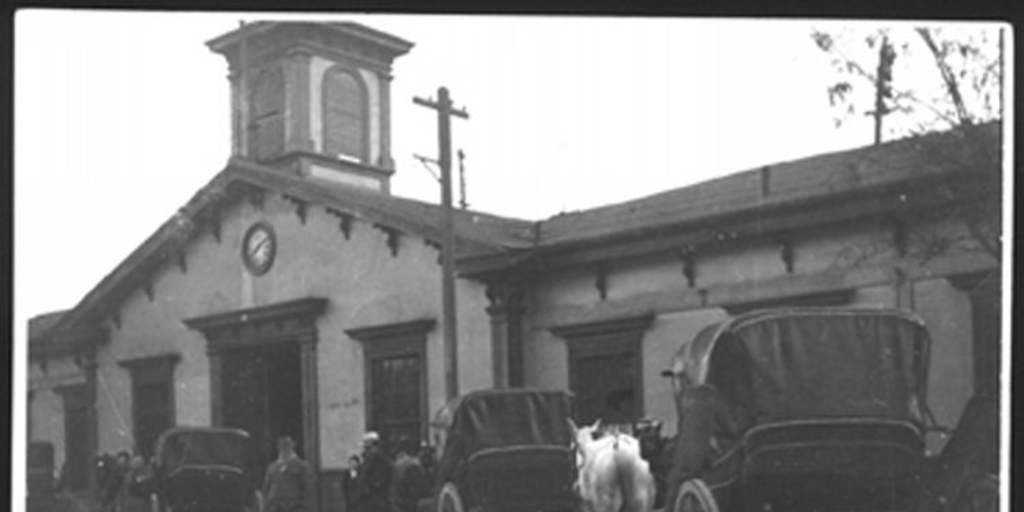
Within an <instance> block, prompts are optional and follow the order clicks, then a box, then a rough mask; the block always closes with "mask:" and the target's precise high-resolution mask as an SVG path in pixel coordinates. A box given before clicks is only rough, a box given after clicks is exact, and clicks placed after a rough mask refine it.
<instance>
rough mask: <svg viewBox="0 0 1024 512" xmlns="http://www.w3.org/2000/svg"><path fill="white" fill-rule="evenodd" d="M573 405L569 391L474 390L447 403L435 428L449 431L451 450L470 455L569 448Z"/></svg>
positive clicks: (437, 416)
mask: <svg viewBox="0 0 1024 512" xmlns="http://www.w3.org/2000/svg"><path fill="white" fill-rule="evenodd" d="M571 405H572V404H571V398H570V396H569V394H568V393H566V392H564V391H538V390H531V389H500V390H498V389H495V390H481V391H474V392H471V393H468V394H466V395H462V396H459V397H456V398H454V399H452V400H451V401H450V402H448V403H447V404H446V405H445V406H444V407H442V408H441V409H440V410H439V411H438V412H437V415H435V417H434V420H433V421H432V422H431V426H433V427H434V428H438V429H441V430H442V431H444V433H445V437H446V438H447V440H446V445H451V444H453V443H455V444H458V445H460V451H462V452H463V453H464V454H466V455H469V454H472V453H475V452H478V451H480V450H484V449H488V448H501V447H509V446H529V445H558V446H568V445H569V442H570V439H571V435H572V434H571V433H570V432H569V425H568V422H567V420H568V419H569V418H570V414H571Z"/></svg>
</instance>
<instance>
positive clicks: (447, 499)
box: [437, 482, 462, 512]
mask: <svg viewBox="0 0 1024 512" xmlns="http://www.w3.org/2000/svg"><path fill="white" fill-rule="evenodd" d="M437 512H462V497H461V496H459V489H458V488H456V487H455V484H453V483H451V482H448V483H446V484H444V487H442V488H441V494H440V495H439V496H438V498H437Z"/></svg>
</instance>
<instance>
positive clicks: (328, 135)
mask: <svg viewBox="0 0 1024 512" xmlns="http://www.w3.org/2000/svg"><path fill="white" fill-rule="evenodd" d="M367 104H368V102H367V91H366V85H365V84H364V83H363V81H362V79H360V77H359V75H358V74H356V73H354V72H352V71H350V70H348V69H345V68H343V67H340V66H334V67H332V68H331V69H329V70H328V71H327V73H325V74H324V79H323V120H324V121H323V129H324V134H323V140H324V148H323V151H324V153H326V154H328V155H332V156H340V157H343V158H344V157H348V158H353V159H356V160H358V161H359V162H364V163H365V162H366V160H367V155H368V154H369V150H368V149H369V148H368V147H367V143H366V141H367V134H366V131H367V124H368V123H367V118H368V117H369V114H368V105H367Z"/></svg>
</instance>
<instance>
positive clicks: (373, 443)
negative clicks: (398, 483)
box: [359, 432, 392, 512]
mask: <svg viewBox="0 0 1024 512" xmlns="http://www.w3.org/2000/svg"><path fill="white" fill-rule="evenodd" d="M391 471H392V470H391V461H390V460H389V459H388V456H387V455H385V454H384V451H383V449H381V447H380V436H379V435H378V434H377V433H376V432H367V433H366V435H364V436H363V464H362V465H361V466H360V467H359V484H360V485H359V492H360V495H361V497H362V500H361V507H360V508H361V510H360V512H389V511H390V509H391V504H390V501H391V500H390V496H389V495H390V491H391Z"/></svg>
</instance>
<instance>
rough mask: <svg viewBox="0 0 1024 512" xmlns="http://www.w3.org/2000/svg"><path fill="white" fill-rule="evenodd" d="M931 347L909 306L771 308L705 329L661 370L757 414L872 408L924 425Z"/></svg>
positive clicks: (861, 412) (778, 416)
mask: <svg viewBox="0 0 1024 512" xmlns="http://www.w3.org/2000/svg"><path fill="white" fill-rule="evenodd" d="M928 349H929V340H928V333H927V331H926V329H925V327H924V323H923V322H922V321H921V320H920V319H919V318H917V317H916V316H914V315H912V314H909V313H906V312H902V311H896V310H880V309H839V308H804V309H784V310H765V311H758V312H753V313H748V314H745V315H740V316H737V317H735V318H732V319H729V320H725V321H723V322H720V323H717V324H713V325H711V326H709V327H707V328H705V329H704V330H702V331H701V332H700V333H699V334H698V335H697V336H696V338H694V340H693V341H692V342H690V343H687V344H685V345H683V346H682V347H681V348H680V349H679V351H678V353H677V354H676V356H675V359H674V360H673V364H672V367H671V369H670V370H666V372H664V373H665V374H669V375H675V376H677V377H682V378H684V380H686V381H688V382H689V384H690V385H691V386H700V385H704V384H710V385H711V386H712V387H713V388H715V390H716V391H717V392H718V393H719V394H720V395H721V398H722V399H723V400H724V401H725V402H727V403H729V404H730V405H731V406H734V407H735V406H739V407H741V408H742V409H744V410H745V411H746V412H747V413H749V415H750V417H752V418H755V421H757V422H758V423H760V422H763V421H775V420H787V419H806V418H823V417H825V418H827V417H874V418H886V419H894V420H910V421H913V422H915V423H918V424H920V423H921V422H923V420H924V411H925V409H924V408H925V407H927V404H926V396H925V390H926V384H927V363H928ZM683 389H685V387H684V388H683ZM683 392H684V393H685V391H683Z"/></svg>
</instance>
